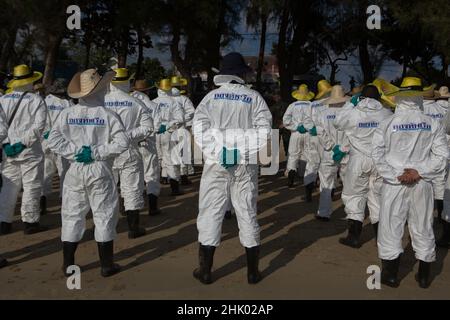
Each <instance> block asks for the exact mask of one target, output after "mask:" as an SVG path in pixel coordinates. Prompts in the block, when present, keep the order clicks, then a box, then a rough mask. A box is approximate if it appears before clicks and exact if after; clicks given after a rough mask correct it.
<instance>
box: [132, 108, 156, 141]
mask: <svg viewBox="0 0 450 320" xmlns="http://www.w3.org/2000/svg"><path fill="white" fill-rule="evenodd" d="M152 132H153V119H152V117H151V115H150V112H149V111H148V110H147V108H145V107H143V106H139V125H138V126H137V127H136V128H133V129H131V130H128V132H127V134H128V137H130V139H131V141H134V142H136V143H137V142H140V141H143V140H145V139H147V138H148V137H149V136H150V135H151V134H152Z"/></svg>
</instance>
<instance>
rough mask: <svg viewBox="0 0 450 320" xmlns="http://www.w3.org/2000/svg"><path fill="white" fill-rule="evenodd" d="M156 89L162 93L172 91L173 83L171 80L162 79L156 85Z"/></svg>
mask: <svg viewBox="0 0 450 320" xmlns="http://www.w3.org/2000/svg"><path fill="white" fill-rule="evenodd" d="M156 87H157V88H158V89H159V90H162V91H166V92H168V91H171V90H172V82H171V81H170V79H162V80H161V81H160V82H159V83H157V84H156Z"/></svg>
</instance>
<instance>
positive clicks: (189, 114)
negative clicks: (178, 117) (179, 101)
mask: <svg viewBox="0 0 450 320" xmlns="http://www.w3.org/2000/svg"><path fill="white" fill-rule="evenodd" d="M194 113H195V108H194V104H193V103H192V101H191V99H189V98H188V97H186V98H185V102H184V122H185V123H190V122H192V119H194Z"/></svg>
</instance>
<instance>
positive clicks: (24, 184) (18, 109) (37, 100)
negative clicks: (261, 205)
mask: <svg viewBox="0 0 450 320" xmlns="http://www.w3.org/2000/svg"><path fill="white" fill-rule="evenodd" d="M13 76H14V79H13V80H11V81H10V82H9V83H8V87H9V88H11V90H12V92H10V93H9V94H6V95H4V96H3V97H1V98H0V106H1V108H2V109H3V111H4V113H5V115H6V120H7V123H8V127H9V128H8V137H7V138H6V139H4V141H3V159H4V161H3V163H2V176H3V188H2V191H1V192H0V222H1V228H0V230H1V233H2V234H8V233H10V232H11V222H12V219H13V215H14V209H15V206H16V201H17V197H18V195H19V192H20V189H21V188H23V195H22V207H21V213H22V221H23V223H24V226H25V229H24V233H25V234H33V233H37V232H40V231H44V230H46V228H44V227H43V226H41V225H40V224H39V220H40V208H39V200H40V197H41V194H42V180H43V173H44V154H43V151H42V145H41V139H42V135H43V133H44V127H45V120H46V117H47V108H46V106H45V102H44V100H43V99H42V98H41V97H40V96H39V95H37V94H35V93H33V92H31V91H32V89H33V82H35V81H37V80H38V79H40V78H41V77H42V74H41V73H40V72H36V71H32V70H31V69H30V68H29V67H28V66H26V65H19V66H16V67H15V68H14V72H13Z"/></svg>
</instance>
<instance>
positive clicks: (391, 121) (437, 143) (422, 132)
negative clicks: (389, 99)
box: [372, 97, 448, 262]
mask: <svg viewBox="0 0 450 320" xmlns="http://www.w3.org/2000/svg"><path fill="white" fill-rule="evenodd" d="M396 102H397V107H396V110H395V114H394V115H393V116H391V117H389V118H387V119H386V120H385V121H383V122H382V123H381V124H380V127H379V128H377V130H376V131H375V133H374V136H373V151H372V157H373V160H374V161H375V165H376V168H377V170H378V173H379V174H380V175H381V176H382V177H383V179H384V181H383V186H382V193H381V205H380V222H379V223H380V224H379V227H378V230H379V231H378V254H379V257H380V258H381V259H382V260H394V259H396V258H397V257H398V256H399V255H400V254H401V253H402V252H403V247H402V237H403V231H404V227H405V223H406V222H408V228H409V233H410V236H411V241H412V247H413V249H414V252H415V256H416V259H418V260H422V261H424V262H433V261H434V260H435V259H436V253H435V239H434V232H433V209H434V208H433V202H434V201H433V186H432V182H433V181H434V180H435V179H436V178H437V177H439V175H440V174H442V171H443V170H444V169H445V167H446V166H447V158H448V147H447V141H446V137H445V133H444V128H443V127H442V126H441V125H440V124H439V122H438V121H436V120H434V119H432V118H430V117H429V116H426V115H425V114H424V113H423V111H422V110H421V106H422V97H415V98H414V97H409V98H404V97H402V98H400V97H396ZM407 168H411V169H415V170H417V171H418V173H419V175H420V176H421V177H422V179H421V180H420V181H419V182H417V183H416V184H414V185H402V184H401V183H400V182H399V181H398V177H399V176H401V175H402V174H403V173H404V170H405V169H407Z"/></svg>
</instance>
